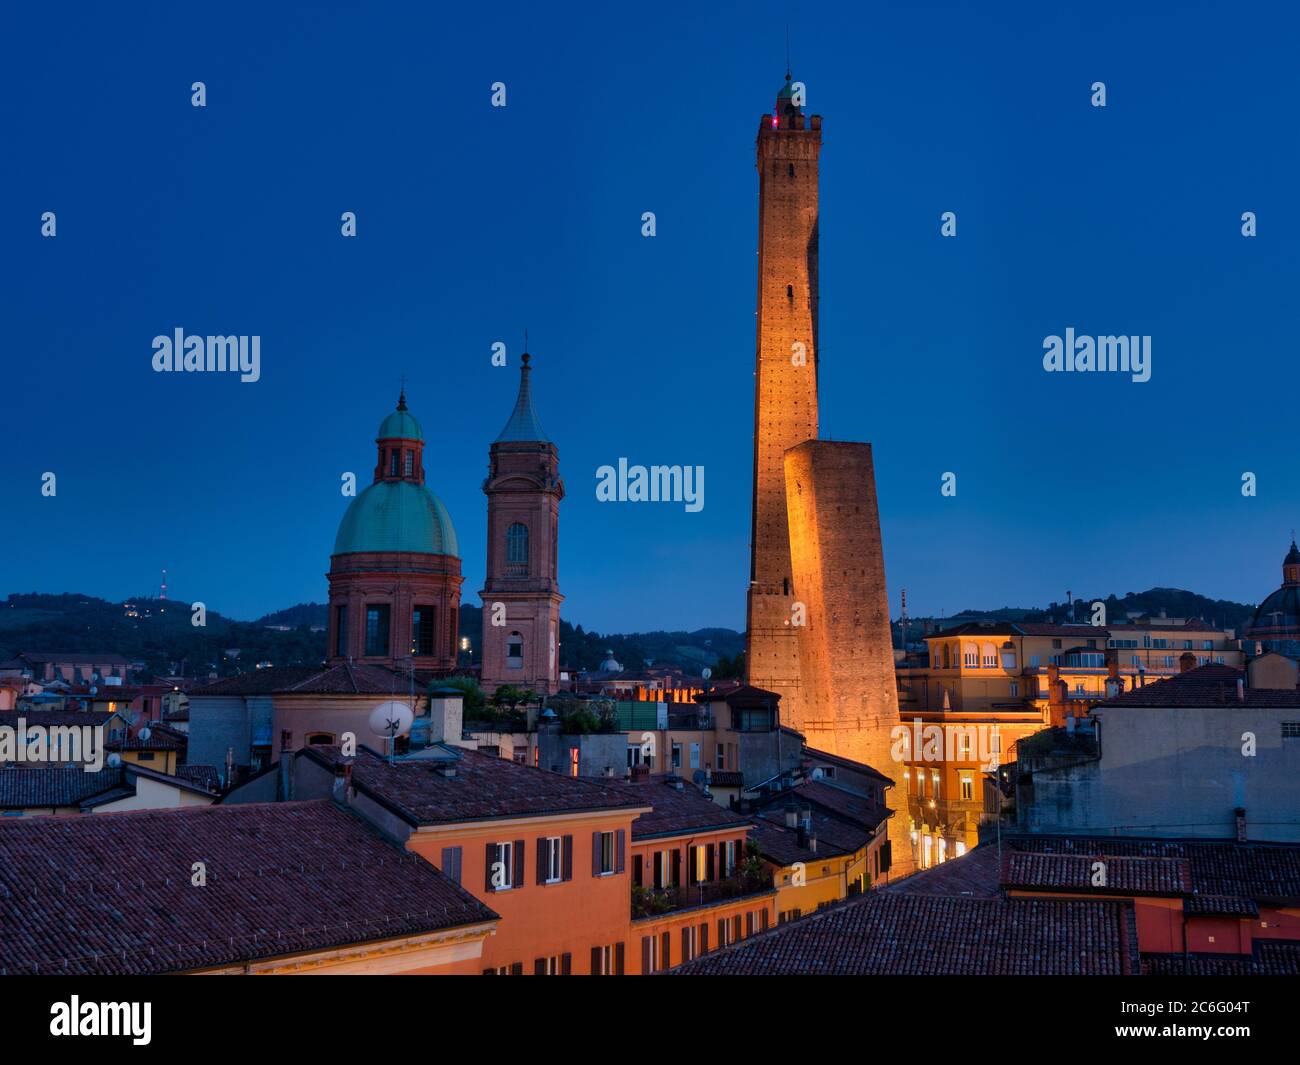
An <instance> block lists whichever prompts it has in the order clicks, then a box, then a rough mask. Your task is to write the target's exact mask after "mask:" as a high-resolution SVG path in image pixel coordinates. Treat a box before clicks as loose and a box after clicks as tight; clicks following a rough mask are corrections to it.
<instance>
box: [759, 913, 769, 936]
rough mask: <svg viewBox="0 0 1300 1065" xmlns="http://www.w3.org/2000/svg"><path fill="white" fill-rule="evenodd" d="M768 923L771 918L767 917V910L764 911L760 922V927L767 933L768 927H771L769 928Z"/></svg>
mask: <svg viewBox="0 0 1300 1065" xmlns="http://www.w3.org/2000/svg"><path fill="white" fill-rule="evenodd" d="M768 921H769V918H768V916H767V910H764V911H763V916H762V919H761V920H760V921H759V927H760V928H762V930H763V931H764V932H766V931H767V929H768V927H769V926H768Z"/></svg>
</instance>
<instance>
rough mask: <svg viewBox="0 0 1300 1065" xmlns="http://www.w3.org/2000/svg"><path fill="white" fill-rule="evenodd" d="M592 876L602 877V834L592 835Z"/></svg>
mask: <svg viewBox="0 0 1300 1065" xmlns="http://www.w3.org/2000/svg"><path fill="white" fill-rule="evenodd" d="M591 875H592V876H600V833H599V832H593V833H592V834H591Z"/></svg>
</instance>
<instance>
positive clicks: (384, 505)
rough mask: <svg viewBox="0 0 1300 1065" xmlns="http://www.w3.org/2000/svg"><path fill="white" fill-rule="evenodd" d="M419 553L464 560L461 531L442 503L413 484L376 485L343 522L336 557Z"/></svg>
mask: <svg viewBox="0 0 1300 1065" xmlns="http://www.w3.org/2000/svg"><path fill="white" fill-rule="evenodd" d="M354 551H418V552H423V553H424V554H430V555H454V556H455V557H456V558H459V557H460V547H459V545H458V544H457V543H456V530H455V529H454V528H452V524H451V515H450V514H448V513H447V508H446V507H445V506H443V505H442V500H441V499H439V498H438V497H437V496H436V495H434V494H433V493H432V492H431V491H429V489H428V488H426V487H425V486H424V485H422V484H415V483H414V482H412V481H376V482H375V483H374V484H372V485H371V486H370V487H369V488H367V489H366V490H365V491H364V492H362V493H361V494H360V495H359V496H357V498H356V499H354V500H353V501H352V505H351V506H349V507H348V509H347V512H346V513H345V514H344V515H343V520H342V521H341V522H339V533H338V536H337V537H336V538H335V540H334V554H336V555H344V554H349V553H350V552H354Z"/></svg>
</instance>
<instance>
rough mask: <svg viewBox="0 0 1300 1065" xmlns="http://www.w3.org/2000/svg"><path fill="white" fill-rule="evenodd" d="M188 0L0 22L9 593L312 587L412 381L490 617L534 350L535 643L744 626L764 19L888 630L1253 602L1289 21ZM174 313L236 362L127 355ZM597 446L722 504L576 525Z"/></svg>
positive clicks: (841, 433)
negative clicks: (791, 111) (500, 450)
mask: <svg viewBox="0 0 1300 1065" xmlns="http://www.w3.org/2000/svg"><path fill="white" fill-rule="evenodd" d="M178 6H179V5H162V4H159V5H151V6H148V7H146V6H144V5H125V6H123V5H93V6H92V5H89V4H87V5H84V6H82V7H67V6H65V5H61V4H57V3H48V4H41V5H29V8H28V10H27V11H17V12H12V13H10V15H9V17H8V20H7V21H8V26H7V29H6V37H7V38H8V42H7V43H8V44H9V48H8V49H6V51H7V56H6V60H5V63H4V64H3V67H2V68H0V90H2V92H0V101H2V102H0V110H2V113H0V118H3V128H4V131H5V140H6V145H7V148H8V150H7V151H6V153H5V155H6V161H5V164H4V167H3V171H2V172H0V192H3V195H2V196H0V204H2V205H3V206H2V209H0V272H2V276H0V281H3V288H4V292H5V294H6V300H5V303H6V308H5V314H4V318H5V325H6V329H5V337H4V349H5V358H4V368H5V384H6V392H7V397H6V398H7V401H8V402H7V412H6V413H7V419H6V421H7V425H6V427H5V432H4V445H3V449H2V450H0V485H2V486H3V489H4V493H5V498H6V501H7V504H8V506H7V508H6V515H5V520H4V529H3V532H2V533H0V538H2V541H3V547H4V549H3V552H0V593H8V592H11V591H32V590H36V591H45V592H60V591H81V592H87V593H91V594H95V595H102V596H105V597H107V598H114V599H117V598H123V597H126V596H129V595H135V594H141V593H144V592H147V591H151V590H154V589H156V587H157V583H158V576H159V570H160V568H161V567H163V566H166V567H167V568H168V570H169V574H170V592H171V594H172V596H173V597H176V598H182V599H186V600H193V599H198V600H203V601H204V602H205V603H207V605H208V607H209V609H212V610H218V611H221V612H222V613H225V614H227V615H231V616H234V617H240V618H253V617H256V616H258V615H260V614H261V613H264V612H266V611H269V610H273V609H277V608H280V607H283V606H288V605H290V604H292V603H295V602H299V601H306V600H316V601H323V600H324V598H325V594H326V587H325V577H324V574H325V571H326V569H327V566H328V563H329V553H330V550H331V548H332V546H333V542H334V534H335V530H336V527H337V524H338V521H339V518H340V517H341V515H342V513H343V511H344V508H345V505H346V503H347V500H345V499H344V498H342V496H341V495H340V492H339V484H340V475H341V473H343V472H344V471H348V470H351V471H355V472H356V473H357V475H358V478H359V480H360V481H361V483H362V484H365V483H368V481H369V478H370V475H371V470H372V468H373V464H374V447H373V443H372V440H373V437H374V432H375V429H376V427H377V426H378V424H379V422H380V420H381V419H382V418H383V417H384V415H385V414H386V413H388V411H390V410H391V409H392V407H393V405H394V402H395V400H396V398H397V391H398V382H399V378H400V376H401V375H402V374H403V373H405V374H406V375H407V395H408V398H409V402H410V406H411V409H412V412H413V413H415V414H416V416H417V417H419V418H420V419H421V421H422V422H423V425H424V430H425V436H426V439H427V453H426V468H427V469H428V471H429V483H430V485H431V487H432V488H433V489H434V491H436V492H437V493H438V494H439V496H440V497H441V498H442V500H443V501H444V502H445V503H446V505H447V507H448V508H449V510H450V512H451V514H452V517H453V519H454V522H455V525H456V530H457V533H458V534H459V538H460V543H461V550H462V557H463V559H464V571H465V577H466V581H465V588H464V598H465V600H466V601H467V602H477V601H478V595H477V593H478V590H479V588H480V587H481V586H482V578H483V558H484V546H485V545H484V537H485V519H486V507H485V500H484V497H483V495H482V492H481V489H480V485H481V482H482V479H483V476H484V474H485V472H486V464H487V448H488V445H489V443H490V441H491V440H492V439H493V438H494V437H495V436H496V434H497V432H498V431H499V430H500V428H501V426H502V424H503V423H504V422H505V420H506V417H507V415H508V414H509V412H510V408H511V405H512V403H513V401H514V395H515V390H516V386H517V381H518V358H517V356H518V354H519V351H520V348H521V344H520V342H521V340H522V333H523V330H524V328H525V326H526V327H527V328H528V330H529V332H530V337H531V348H532V353H533V356H534V363H533V365H534V367H535V370H536V372H535V374H534V378H533V380H534V383H535V387H536V398H537V404H538V409H539V413H540V415H541V419H542V423H543V425H544V426H545V427H546V429H547V432H548V433H549V435H550V436H551V437H552V439H553V440H554V441H555V442H556V443H557V445H558V446H559V449H560V463H561V472H562V474H563V476H564V477H565V481H566V484H567V489H568V495H567V498H566V499H565V501H564V503H563V504H562V509H561V525H560V581H561V587H562V590H563V591H564V592H565V593H566V595H567V602H566V603H565V606H564V613H565V616H566V617H567V618H569V619H570V620H573V621H577V622H581V623H583V624H584V625H586V626H587V627H589V628H598V629H602V630H616V631H631V630H638V629H648V628H695V627H698V626H703V625H727V626H731V627H735V628H742V627H743V626H744V603H745V597H744V593H745V583H746V580H747V577H748V560H747V551H748V534H749V506H750V477H751V459H752V452H751V448H752V418H753V407H752V403H753V391H752V389H753V360H754V293H755V248H756V241H757V226H756V221H757V180H756V176H755V173H754V163H753V154H754V137H755V133H756V130H757V124H758V119H759V116H760V114H761V113H763V112H764V111H770V110H771V108H772V105H773V100H774V97H775V94H776V92H777V90H778V89H779V88H780V86H781V84H782V80H783V76H784V66H785V27H786V24H787V23H789V24H790V36H791V40H792V50H793V65H794V73H795V77H796V78H797V79H799V80H802V81H804V82H805V83H806V84H807V87H808V103H809V108H808V109H809V110H810V111H811V112H813V113H819V114H822V115H823V116H824V121H825V126H824V144H823V149H822V156H821V161H822V179H821V278H822V287H821V297H822V302H821V337H822V349H821V359H822V362H821V371H820V372H821V424H822V434H823V436H828V437H832V438H834V439H842V440H866V441H870V442H871V443H872V444H873V445H874V447H875V460H876V474H877V485H878V490H879V498H880V510H881V520H882V524H883V531H884V539H885V552H886V563H887V571H888V579H889V595H890V601H891V605H892V606H893V608H894V612H895V613H896V612H897V604H898V594H899V590H900V589H901V588H903V587H906V588H907V589H908V599H909V607H910V610H911V612H912V613H913V614H914V615H916V614H921V613H940V612H946V613H951V612H954V611H956V610H959V609H961V608H964V607H989V608H991V607H997V606H1002V605H1007V604H1011V605H1026V606H1029V605H1043V604H1045V603H1046V602H1047V601H1048V600H1050V599H1057V600H1059V599H1062V598H1063V597H1064V594H1065V590H1066V589H1067V588H1069V589H1072V590H1073V591H1074V592H1075V593H1076V594H1077V595H1088V596H1093V595H1104V594H1106V593H1109V592H1115V593H1118V594H1121V595H1122V594H1123V593H1125V592H1127V591H1140V590H1143V589H1146V588H1148V587H1152V586H1161V585H1164V586H1176V587H1184V588H1190V589H1193V590H1195V591H1198V592H1201V593H1202V594H1205V595H1211V596H1216V597H1225V598H1232V599H1237V600H1245V601H1251V602H1254V601H1258V600H1259V599H1261V598H1262V597H1263V596H1264V595H1266V594H1267V593H1268V592H1269V591H1271V590H1272V589H1273V588H1274V587H1276V586H1277V584H1278V583H1279V581H1280V562H1281V558H1282V556H1283V554H1284V553H1285V551H1286V547H1287V539H1288V537H1289V534H1290V530H1291V529H1292V527H1293V526H1300V463H1297V453H1298V450H1300V449H1298V447H1297V445H1298V444H1300V419H1297V418H1296V413H1295V412H1296V378H1297V374H1298V373H1300V367H1298V364H1297V357H1296V336H1297V329H1296V318H1295V311H1296V308H1297V306H1298V305H1300V304H1298V303H1297V297H1296V293H1297V291H1298V290H1300V265H1298V261H1300V257H1298V255H1297V249H1300V208H1298V207H1297V202H1296V191H1295V190H1296V186H1297V173H1298V171H1300V158H1298V153H1297V137H1296V125H1295V115H1296V114H1297V112H1298V111H1300V80H1298V79H1297V77H1296V68H1295V59H1294V46H1295V40H1296V34H1297V29H1298V28H1300V27H1298V26H1297V24H1296V23H1297V19H1296V17H1295V16H1294V15H1293V14H1290V13H1286V14H1282V13H1280V9H1281V8H1282V7H1283V5H1269V6H1268V7H1261V8H1259V9H1258V10H1256V9H1254V7H1253V6H1252V5H1250V4H1243V3H1232V4H1228V3H1223V4H1217V5H1209V4H1192V5H1177V7H1178V8H1180V9H1181V10H1180V12H1179V14H1178V15H1177V16H1174V15H1171V14H1168V13H1166V11H1165V10H1164V9H1167V8H1173V7H1174V6H1175V5H1170V4H1159V5H1149V4H1142V3H1131V2H1119V3H1086V4H1074V5H1070V6H1069V7H1068V8H1067V7H1066V6H1063V5H1061V4H1050V5H1048V4H1042V3H1017V4H1006V5H999V12H998V13H992V14H990V13H978V14H977V13H975V11H974V10H968V9H974V8H977V7H979V8H987V7H990V6H991V5H966V4H960V5H953V6H952V7H949V6H947V5H933V4H925V3H916V2H899V3H889V4H871V5H856V4H855V5H849V4H843V5H815V4H731V5H725V6H721V5H718V6H714V7H713V8H712V10H710V11H707V12H703V13H701V12H700V11H699V10H698V8H699V6H700V5H697V4H682V5H672V4H663V3H656V4H644V5H642V4H638V5H624V4H598V5H593V6H591V7H582V8H574V7H568V6H565V5H537V4H519V5H514V4H508V3H502V4H493V5H454V6H450V5H448V6H444V5H436V4H414V3H413V4H404V5H396V4H375V3H370V4H357V5H355V6H354V5H325V7H326V10H319V11H318V10H311V9H309V6H308V5H302V6H301V8H300V10H299V11H297V12H296V13H288V12H286V11H282V10H279V8H280V7H281V5H270V4H265V3H262V4H255V5H249V6H244V5H237V4H217V5H201V6H200V7H198V8H197V9H195V5H186V7H187V10H184V11H181V10H177V9H176V8H177V7H178ZM310 7H311V8H315V7H316V5H310ZM471 8H481V10H470V9H471ZM1273 8H1276V9H1278V10H1271V9H1273ZM36 12H39V14H37V13H36ZM196 80H201V81H204V82H205V83H206V85H207V92H208V106H207V107H206V108H204V109H196V108H193V107H191V106H190V85H191V83H192V82H194V81H196ZM1097 80H1101V81H1104V82H1105V83H1106V87H1107V104H1108V106H1107V107H1106V108H1104V109H1098V108H1094V107H1092V106H1090V104H1089V97H1090V86H1091V84H1092V83H1093V82H1094V81H1097ZM495 81H502V82H505V84H506V86H507V93H508V96H507V100H508V105H507V106H506V107H505V108H503V109H500V108H493V107H491V106H490V100H489V98H490V86H491V84H492V83H493V82H495ZM949 210H951V211H955V212H956V213H957V216H958V236H957V238H956V239H943V238H941V237H940V235H939V216H940V214H941V213H942V212H944V211H949ZM44 211H54V212H56V213H57V218H58V235H57V237H56V238H55V239H52V240H51V239H45V238H42V237H41V236H40V216H41V213H42V212H44ZM344 211H355V212H356V213H357V216H358V228H359V236H358V237H357V238H356V239H351V240H349V239H344V238H343V237H342V236H341V235H340V232H339V226H340V222H339V216H340V215H341V213H342V212H344ZM644 211H654V212H655V213H656V215H657V219H658V235H657V236H656V237H655V238H653V239H646V238H643V237H642V236H641V233H640V229H641V214H642V212H644ZM1243 211H1254V212H1256V214H1257V216H1258V219H1259V223H1258V224H1259V236H1258V237H1257V238H1255V239H1246V238H1244V237H1243V236H1241V233H1240V227H1241V222H1240V217H1241V214H1242V212H1243ZM177 327H182V328H184V329H186V330H187V331H188V332H192V333H203V334H207V333H231V334H258V335H260V336H261V338H262V379H261V380H260V381H259V382H257V383H256V384H241V383H239V381H238V379H237V377H235V376H233V375H226V376H217V375H208V374H156V373H154V372H153V371H152V370H151V367H150V360H151V356H152V349H151V340H152V338H153V337H154V336H155V335H157V334H163V333H166V334H170V333H171V332H172V330H174V329H175V328H177ZM1067 327H1073V328H1074V329H1075V330H1076V331H1077V332H1078V333H1080V334H1092V335H1096V334H1110V333H1114V334H1150V335H1151V336H1152V338H1153V340H1152V347H1153V356H1154V363H1153V375H1152V379H1151V381H1150V382H1149V383H1146V384H1135V383H1132V382H1131V381H1130V380H1129V379H1128V378H1127V377H1121V376H1119V375H1111V374H1095V375H1092V376H1080V375H1076V374H1071V375H1066V374H1047V373H1045V372H1044V371H1043V369H1042V361H1041V360H1042V351H1043V348H1042V344H1043V338H1044V337H1045V336H1047V335H1049V334H1062V333H1064V331H1065V329H1066V328H1067ZM497 340H503V341H505V342H506V343H507V344H508V346H509V366H508V367H507V368H505V369H500V368H493V367H492V366H491V365H490V362H489V358H490V349H491V345H492V343H493V342H494V341H497ZM620 456H626V457H627V458H628V459H629V461H630V462H633V463H636V462H641V463H646V464H650V463H682V464H691V465H702V466H703V467H704V468H705V471H706V476H705V493H706V495H705V507H704V510H703V511H702V512H700V513H694V514H692V513H686V512H685V510H684V508H683V506H681V505H680V504H678V505H674V504H648V503H646V504H612V503H599V502H597V500H596V497H595V483H596V477H595V471H596V468H597V467H598V466H601V465H603V464H606V463H611V464H614V463H617V461H618V459H619V457H620ZM45 471H52V472H55V473H56V474H57V476H58V495H57V496H56V497H55V498H52V499H51V498H43V497H42V496H41V494H40V485H41V474H42V473H43V472H45ZM945 471H954V472H956V473H957V475H958V494H957V496H956V497H955V498H943V497H942V496H941V495H940V491H939V488H940V477H941V475H942V474H943V473H944V472H945ZM1243 471H1252V472H1254V473H1255V474H1257V476H1258V480H1259V494H1258V496H1257V497H1256V498H1243V496H1242V494H1241V490H1240V485H1241V475H1242V473H1243Z"/></svg>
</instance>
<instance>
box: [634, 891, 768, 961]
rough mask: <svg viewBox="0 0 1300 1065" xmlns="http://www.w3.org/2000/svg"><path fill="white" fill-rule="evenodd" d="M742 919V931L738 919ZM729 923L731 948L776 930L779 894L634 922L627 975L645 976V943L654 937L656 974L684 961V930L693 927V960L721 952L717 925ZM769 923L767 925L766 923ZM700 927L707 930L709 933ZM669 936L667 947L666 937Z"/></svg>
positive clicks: (743, 899) (643, 918)
mask: <svg viewBox="0 0 1300 1065" xmlns="http://www.w3.org/2000/svg"><path fill="white" fill-rule="evenodd" d="M737 918H739V931H738V932H737V928H736V923H735V922H736V919H737ZM720 921H726V922H727V934H728V936H729V937H730V938H728V940H727V942H728V945H730V944H731V943H734V942H739V941H740V940H743V939H748V938H749V937H750V936H751V935H757V934H758V933H760V932H763V931H766V930H767V929H769V928H775V927H776V893H775V892H771V891H769V892H765V893H764V894H761V895H749V896H747V897H745V898H742V899H728V900H727V901H725V902H719V903H716V904H713V905H709V906H696V907H693V908H691V909H685V910H675V911H674V912H672V913H664V914H657V915H656V916H654V917H642V918H639V919H637V920H634V921H633V922H632V925H631V929H630V932H629V935H628V945H627V969H626V972H627V974H628V975H644V972H643V969H644V965H643V959H644V958H645V945H644V942H643V940H644V939H645V938H646V937H651V938H653V939H655V940H656V941H657V949H658V954H657V957H658V959H659V964H658V968H657V969H656V970H655V971H656V972H658V971H662V970H663V969H665V968H671V967H673V966H675V965H681V964H682V962H683V961H687V960H690V959H688V958H686V957H685V955H684V950H685V944H684V943H683V941H682V929H683V928H694V929H695V936H694V955H693V956H694V957H699V956H700V955H701V954H705V953H710V954H711V953H712V952H713V951H715V950H717V949H718V945H719V942H720V938H719V937H720V930H719V927H718V922H720ZM764 922H766V923H764ZM701 926H706V927H707V928H708V931H707V932H704V931H702V930H701ZM665 935H667V937H668V940H667V947H666V950H665V944H664V939H663V937H664V936H665Z"/></svg>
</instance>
